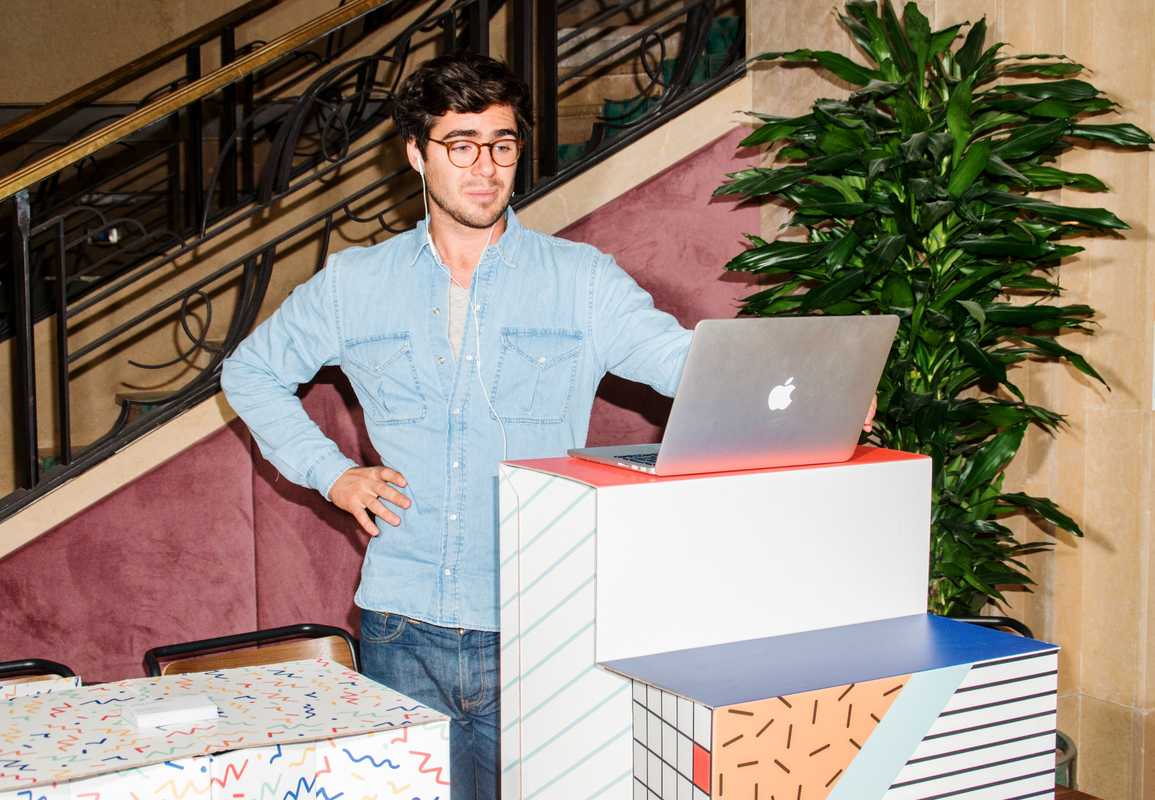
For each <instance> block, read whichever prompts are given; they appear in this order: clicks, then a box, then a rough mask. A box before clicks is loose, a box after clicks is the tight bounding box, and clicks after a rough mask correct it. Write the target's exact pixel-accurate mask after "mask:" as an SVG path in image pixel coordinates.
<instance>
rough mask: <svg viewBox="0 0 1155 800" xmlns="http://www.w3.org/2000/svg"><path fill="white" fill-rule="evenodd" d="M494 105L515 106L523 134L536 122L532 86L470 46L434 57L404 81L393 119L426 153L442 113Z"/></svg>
mask: <svg viewBox="0 0 1155 800" xmlns="http://www.w3.org/2000/svg"><path fill="white" fill-rule="evenodd" d="M492 105H509V106H512V107H513V114H514V117H515V118H516V119H517V133H518V136H519V138H521V139H523V140H524V139H525V138H526V137H527V136H528V135H529V131H530V128H531V127H532V125H533V104H532V99H531V97H530V91H529V87H528V86H527V85H526V84H525V81H523V80H521V78H519V77H517V75H515V74H514V73H513V71H512V70H511V69H510V68H509V67H508V66H506V65H505V64H504V63H503V62H501V61H497V60H496V59H493V58H489V57H488V56H483V55H478V54H477V53H470V52H467V51H459V52H455V53H449V54H447V55H443V56H437V57H436V58H431V59H429V60H428V61H426V62H425V63H424V64H422V65H421V66H419V67H418V68H417V69H416V70H414V72H413V73H412V74H411V75H409V77H407V78H406V79H405V81H404V82H403V83H402V84H401V88H400V90H399V91H398V92H397V96H396V97H395V98H394V105H393V119H394V120H396V122H397V130H398V132H399V133H400V134H401V141H403V142H408V141H409V140H411V139H415V140H416V141H417V147H418V148H420V150H421V152H422V153H424V152H425V145H426V144H428V143H429V131H430V129H432V127H433V122H434V119H435V118H436V117H440V116H441V115H443V114H445V113H447V112H449V111H455V112H457V113H458V114H476V113H479V112H481V111H484V110H485V109H487V108H489V107H490V106H492Z"/></svg>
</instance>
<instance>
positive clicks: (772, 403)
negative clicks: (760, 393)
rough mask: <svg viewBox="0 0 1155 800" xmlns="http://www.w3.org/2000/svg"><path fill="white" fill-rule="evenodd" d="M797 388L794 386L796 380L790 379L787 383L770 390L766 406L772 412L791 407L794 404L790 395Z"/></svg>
mask: <svg viewBox="0 0 1155 800" xmlns="http://www.w3.org/2000/svg"><path fill="white" fill-rule="evenodd" d="M795 388H797V387H795V386H794V378H792V377H791V378H788V379H787V380H786V383H783V384H781V385H780V386H775V387H774V388H773V389H771V390H770V396H769V397H767V398H766V405H767V406H769V407H770V410H771V411H781V410H782V409H784V408H787V407H789V405H790V404H791V403H792V402H793V400H791V399H790V395H792V394H793V393H794V389H795Z"/></svg>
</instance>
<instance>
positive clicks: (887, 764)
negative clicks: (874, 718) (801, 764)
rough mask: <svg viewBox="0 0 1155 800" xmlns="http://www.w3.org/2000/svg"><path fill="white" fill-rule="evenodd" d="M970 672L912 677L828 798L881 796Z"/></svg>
mask: <svg viewBox="0 0 1155 800" xmlns="http://www.w3.org/2000/svg"><path fill="white" fill-rule="evenodd" d="M970 668H971V665H970V664H959V665H958V666H954V667H944V668H943V669H935V670H930V671H928V672H916V673H914V674H913V675H911V676H910V680H908V681H907V682H906V685H905V686H903V687H902V691H901V692H899V694H898V697H897V698H896V699H895V701H894V703H892V704H891V706H890V710H889V711H887V712H886V715H885V716H883V718H882V722H880V723H879V724H878V727H876V728H875V729H874V733H872V734H870V738H869V739H867V740H866V744H864V745H863V746H862V752H860V753H859V754H858V755H857V756H855V758H854V760H853V761H851V762H850V766H849V767H847V768H846V772H844V773H843V774H842V777H840V778H839V779H838V783H836V784H835V785H834V791H832V792H831V793H830V795H829V796H828V797H827V800H862V798H865V797H883V796H884V795H885V794H886V792H887V791H888V790H889V789H890V785H891V784H892V783H894V779H895V777H897V776H898V773H899V771H901V770H902V768H903V767H904V766H906V762H907V761H908V760H909V759H910V757H911V756H912V755H913V754H914V751H915V748H917V747H918V745H919V743H920V742H921V741H922V740H923V737H925V736H926V734H927V732H928V731H929V730H930V726H931V725H933V724H934V721H935V720H936V719H938V716H939V714H941V713H942V710H943V709H944V708H945V707H946V704H947V702H948V701H949V700H950V698H951V696H952V695H953V694H954V693H955V691H956V690H957V689H958V687H959V686H961V685H962V682H963V679H964V678H966V676H967V673H968V672H970Z"/></svg>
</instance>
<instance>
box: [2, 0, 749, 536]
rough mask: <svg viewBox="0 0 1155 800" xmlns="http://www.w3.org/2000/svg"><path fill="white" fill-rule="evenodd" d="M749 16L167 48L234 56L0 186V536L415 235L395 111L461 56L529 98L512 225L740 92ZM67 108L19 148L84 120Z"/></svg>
mask: <svg viewBox="0 0 1155 800" xmlns="http://www.w3.org/2000/svg"><path fill="white" fill-rule="evenodd" d="M250 5H252V4H250ZM263 5H264V6H268V5H269V3H268V0H265V1H264V4H263ZM262 7H263V6H262ZM246 8H248V7H247V6H246ZM254 8H255V6H254ZM248 11H250V12H252V11H253V8H248ZM257 13H259V12H257ZM744 14H745V3H743V2H736V1H735V2H713V1H711V0H697V1H696V2H681V0H678V1H677V2H671V1H670V0H666V1H665V2H663V0H578V1H577V2H575V1H574V0H560V2H559V0H504V2H503V1H502V0H465V1H464V2H462V1H461V0H459V1H458V2H450V1H449V0H425V2H399V1H398V0H392V2H391V1H390V0H352V1H351V2H345V3H342V4H341V5H340V6H338V7H336V8H334V9H332V10H330V11H328V12H326V13H325V14H322V15H321V16H319V17H317V18H315V19H313V20H311V21H310V22H308V23H306V24H305V25H302V26H300V27H298V28H296V29H294V30H293V31H290V32H288V33H286V34H284V35H283V36H281V37H279V38H277V39H275V40H272V41H268V42H263V41H251V42H247V43H243V42H241V41H240V39H241V38H243V36H242V33H241V29H240V28H239V27H238V26H239V25H240V24H241V23H239V22H237V20H236V18H235V16H234V17H233V19H232V20H231V22H230V24H232V26H233V27H232V30H231V33H225V32H224V31H223V29H221V28H220V26H217V27H215V28H214V27H213V26H212V25H210V26H206V30H200V31H199V32H194V34H196V35H195V36H192V35H190V36H192V38H191V39H190V38H189V37H182V41H181V42H179V43H178V44H179V45H180V47H176V48H174V47H169V48H167V49H166V48H162V50H164V54H163V55H164V56H165V57H167V58H169V59H170V61H171V58H172V53H173V52H174V49H175V51H176V52H179V53H181V54H183V57H184V58H185V61H186V63H188V64H190V65H191V64H192V62H193V59H192V58H191V57H190V56H189V55H188V53H189V52H190V51H191V49H194V48H198V47H202V46H204V44H205V42H206V41H208V40H207V39H206V38H205V37H207V36H209V35H210V32H209V31H211V36H215V37H216V38H217V39H219V40H220V51H221V53H222V54H230V55H231V57H229V58H224V57H223V56H222V59H221V60H222V61H223V62H224V65H223V66H221V67H220V68H218V69H216V70H212V71H208V72H205V73H204V74H199V73H198V70H195V69H190V70H189V71H188V73H187V74H186V76H185V77H184V79H183V80H181V81H179V82H177V83H176V84H174V85H169V86H166V87H165V88H164V89H163V90H159V91H154V92H150V96H149V97H147V98H145V99H144V100H142V102H141V103H139V104H137V105H136V106H135V107H133V108H130V109H127V113H125V114H124V115H122V116H118V117H116V118H114V119H109V120H105V121H104V123H103V124H102V125H100V126H96V127H93V128H92V129H90V130H83V128H82V129H80V130H79V132H78V133H79V138H77V139H75V140H73V141H70V142H64V143H61V144H60V145H59V146H57V147H56V148H55V149H54V150H53V151H52V152H44V153H40V154H37V156H38V157H35V158H28V157H25V158H24V159H23V160H22V164H21V166H19V168H18V169H15V170H14V171H13V172H11V173H9V174H7V175H0V238H3V239H4V242H3V243H0V297H3V298H4V299H3V301H0V363H3V364H4V365H5V368H3V369H2V370H0V374H2V375H3V376H4V377H2V378H0V381H3V382H4V383H5V384H6V385H5V387H4V391H3V392H2V396H0V417H2V418H3V419H4V420H6V422H7V424H8V425H9V426H10V430H9V431H6V432H5V433H4V434H3V435H0V440H3V441H4V442H5V446H3V447H0V520H3V519H5V518H8V517H11V516H12V515H14V514H16V513H17V512H18V511H20V509H22V508H24V507H26V506H27V505H29V504H30V503H32V502H33V501H35V500H36V499H38V498H39V497H42V496H43V495H44V494H46V493H47V492H49V491H51V490H52V489H54V488H56V487H58V486H60V485H62V484H63V483H65V482H66V481H68V480H70V479H72V478H74V477H76V476H78V475H80V474H82V473H83V472H84V471H85V470H88V469H90V468H91V467H93V466H94V465H96V464H98V463H100V462H101V461H102V460H103V459H105V458H107V457H108V456H110V455H111V454H113V453H115V452H117V451H118V450H120V449H122V448H124V447H125V446H127V445H128V444H129V443H130V442H132V441H134V440H135V439H137V438H139V437H140V436H143V435H144V434H146V433H148V432H150V431H152V430H155V429H156V428H157V427H159V426H161V425H163V424H164V423H165V422H166V421H168V420H171V419H173V418H174V417H176V416H177V415H178V414H180V413H181V412H183V411H184V410H187V409H189V408H191V407H193V406H194V405H196V404H197V403H199V402H201V401H202V400H204V399H205V398H208V397H211V396H212V395H213V394H214V393H215V392H216V391H217V370H218V369H219V365H220V361H221V360H222V358H223V357H224V355H225V354H226V353H227V352H228V351H229V350H230V349H231V348H232V347H233V346H234V345H235V344H236V342H238V341H239V340H240V339H241V338H242V337H243V336H244V335H245V334H246V333H247V332H248V330H249V329H250V328H251V327H252V325H253V324H254V323H255V322H256V321H257V320H259V319H260V318H262V317H263V316H264V315H265V314H267V313H268V312H269V311H270V310H271V309H272V308H274V307H276V305H278V304H279V303H280V302H281V300H282V299H283V298H284V297H285V296H286V295H287V293H288V291H289V290H291V288H292V286H294V285H296V283H299V282H300V281H301V280H304V279H305V278H307V277H308V276H309V275H311V274H312V273H313V272H314V271H315V270H317V269H319V268H320V267H321V266H322V265H323V264H324V261H325V258H326V256H327V255H328V253H330V252H332V251H333V250H336V249H340V248H341V247H343V246H346V245H347V244H357V243H367V242H373V241H380V240H381V239H382V238H386V237H388V236H390V235H392V234H393V233H396V232H399V231H401V230H405V229H407V228H408V227H410V226H411V225H412V224H413V222H414V221H415V220H416V219H417V216H418V215H419V214H420V204H419V202H418V200H417V198H418V196H419V184H418V183H417V182H416V181H415V180H414V176H413V174H412V173H411V171H410V170H409V169H408V168H407V165H405V164H404V162H403V161H402V159H401V154H400V148H399V147H398V146H397V144H396V142H394V141H392V140H393V139H394V138H395V133H394V131H393V126H392V122H391V121H390V119H389V113H390V105H389V103H390V96H391V92H392V91H393V89H394V88H395V87H396V86H397V85H398V84H399V82H400V81H401V80H402V79H403V78H404V76H405V75H406V74H408V70H410V69H412V67H413V65H414V64H416V63H418V62H420V61H423V60H425V59H426V58H428V57H431V56H432V55H435V54H437V53H440V52H445V51H447V50H449V49H451V48H456V47H469V48H472V49H475V50H478V51H481V52H489V53H491V54H494V55H496V56H499V57H503V58H505V59H506V60H507V61H508V62H509V63H510V64H511V66H513V67H514V69H515V70H517V71H518V72H519V73H520V74H521V75H522V76H523V77H524V78H525V79H526V80H527V82H529V83H530V85H531V86H532V87H533V90H534V95H535V107H536V109H537V114H538V119H537V121H536V122H537V124H536V129H535V134H534V137H533V141H531V142H530V143H528V146H527V151H528V153H529V154H530V155H531V156H532V158H527V159H526V160H525V163H524V164H523V167H522V168H521V169H520V170H519V173H518V178H517V182H518V187H517V188H518V193H517V198H518V199H517V202H516V203H515V205H517V206H519V207H523V206H525V205H527V204H529V203H532V202H533V201H535V200H537V199H540V198H542V197H544V196H545V195H546V194H547V193H548V192H550V191H552V190H553V189H555V188H556V187H558V186H560V185H562V184H563V183H565V182H567V181H569V180H572V179H574V178H576V177H577V176H579V175H581V174H582V173H583V172H585V171H587V170H589V169H591V168H592V167H594V166H596V165H598V164H599V163H600V162H602V161H603V160H604V159H606V158H607V157H609V156H610V155H612V154H613V153H616V152H617V151H619V150H621V149H622V148H623V147H625V146H627V145H629V144H630V143H631V142H634V141H637V140H638V139H639V138H640V137H642V136H644V135H645V134H646V133H647V132H648V131H651V130H653V129H655V128H656V127H657V126H658V125H661V124H662V123H663V122H665V121H667V120H669V119H671V118H673V117H675V116H676V115H678V114H680V113H681V112H683V111H684V110H685V109H687V108H689V107H690V106H692V105H694V104H695V103H697V102H700V101H701V100H702V99H704V98H707V97H709V96H710V95H711V94H713V93H714V92H716V91H717V90H719V89H720V88H722V87H724V86H726V85H727V84H729V83H730V82H732V81H733V80H735V79H736V78H737V77H739V76H740V75H741V74H742V72H743V52H742V44H743V41H744V33H743V20H744ZM242 16H243V15H242ZM544 31H549V32H550V33H549V35H548V36H541V35H534V34H535V33H537V34H540V33H542V32H544ZM230 39H231V42H230V41H229V40H230ZM190 42H192V43H191V44H190ZM182 48H183V49H182ZM134 63H135V62H134ZM136 69H137V70H138V71H139V66H138V67H136ZM122 77H123V76H122ZM134 80H140V78H139V76H137V77H136V78H134ZM109 82H111V81H106V83H109ZM73 94H76V93H73ZM50 105H53V104H50ZM67 105H68V104H67V103H58V104H55V106H56V107H55V108H53V109H50V112H51V113H45V112H39V114H40V116H39V119H37V120H33V122H32V123H26V124H25V125H24V127H20V126H16V128H15V129H16V131H17V133H19V132H20V131H27V130H29V129H30V127H29V126H30V125H47V124H52V125H56V126H60V125H61V124H62V123H61V122H60V120H66V119H67V118H68V117H69V114H75V115H79V116H81V117H83V116H84V115H85V114H88V115H89V116H91V106H90V105H85V104H84V103H74V104H73V106H74V107H72V108H71V109H69V108H66V107H65V106H67ZM45 120H49V122H45ZM17 122H19V120H17ZM65 127H67V126H65ZM12 130H13V125H12V124H11V123H10V124H8V125H5V126H3V127H0V148H3V147H4V145H5V141H6V140H5V139H4V135H5V131H12ZM16 139H19V137H18V136H17V137H16ZM16 139H12V138H9V140H8V142H9V143H11V142H12V141H15V140H16ZM10 253H11V254H13V255H12V256H9V255H8V254H10Z"/></svg>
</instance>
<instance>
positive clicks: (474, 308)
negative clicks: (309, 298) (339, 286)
mask: <svg viewBox="0 0 1155 800" xmlns="http://www.w3.org/2000/svg"><path fill="white" fill-rule="evenodd" d="M417 163H418V164H419V165H420V169H418V170H417V174H418V175H420V176H421V202H422V204H423V205H424V206H425V236H426V239H427V240H428V242H429V251H430V252H431V253H432V254H433V261H434V263H436V264H437V266H439V267H440V268H441V270H442V271H443V272H444V273H445V274H446V275H447V276H448V277H449V280H450V282H451V283H453V284H454V285H455V286H457V287H458V288H459V289H462V290H465V291H468V290H466V289H465V287H464V286H462V285H461V284H460V283H458V282H457V280H456V279H455V278H454V277H453V273H452V272H451V271H450V269H449V268H448V267H447V266H446V265H445V263H444V262H443V261H442V260H441V254H440V253H439V252H438V251H437V245H436V244H434V243H433V233H432V231H431V230H430V228H429V223H430V218H429V200H428V192H429V189H428V187H427V186H426V184H425V162H424V161H421V160H419V161H418V162H417ZM499 219H500V218H499ZM497 222H498V220H495V221H494V223H493V225H491V226H490V228H489V235H488V236H487V237H486V238H485V246H484V247H482V248H481V254H480V255H479V256H478V257H477V265H476V266H475V267H474V268H473V274H474V276H476V275H477V270H478V269H479V268H480V267H481V262H482V260H483V259H484V258H485V251H486V250H487V249H489V245H490V242H492V241H493V231H494V229H496V228H497ZM480 310H481V306H480V305H478V304H475V303H474V302H473V298H472V293H471V296H470V301H469V311H470V316H471V317H472V318H473V331H474V336H473V359H474V365H475V369H474V372H475V373H476V374H477V383H478V385H479V386H480V387H481V396H482V397H484V398H485V404H486V405H487V406H489V411H490V413H492V414H493V418H494V419H495V420H497V427H498V429H499V430H500V431H501V460H502V461H508V460H509V436H508V435H507V433H506V430H505V424H504V423H503V422H502V421H501V415H500V414H498V413H497V409H496V408H494V405H493V400H492V399H491V398H490V396H489V390H488V389H486V388H485V379H484V378H483V377H482V374H481V323H480V322H479V321H478V314H479V312H480ZM500 480H501V476H500V474H499V475H498V481H500ZM507 483H508V484H509V489H510V491H511V492H513V498H514V503H513V512H514V528H515V530H516V532H517V552H518V558H517V581H516V583H517V595H516V597H517V623H518V627H519V628H520V627H521V555H520V554H521V494H520V493H519V492H518V491H517V487H516V486H514V483H513V475H512V474H510V476H509V480H508V481H507ZM521 656H522V654H521V637H520V635H519V636H518V639H517V674H518V676H519V681H518V688H517V715H518V717H519V718H520V717H521V709H522V706H523V702H524V697H523V695H522V683H521V681H520V676H521V675H523V674H524V667H523V663H522V657H521ZM522 729H523V726H522V725H521V724H520V722H519V724H518V726H517V794H518V797H523V796H524V793H525V788H524V787H525V783H524V779H525V775H524V773H523V769H522V763H523V762H522V754H523V753H524V751H525V743H524V738H523V734H522Z"/></svg>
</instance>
